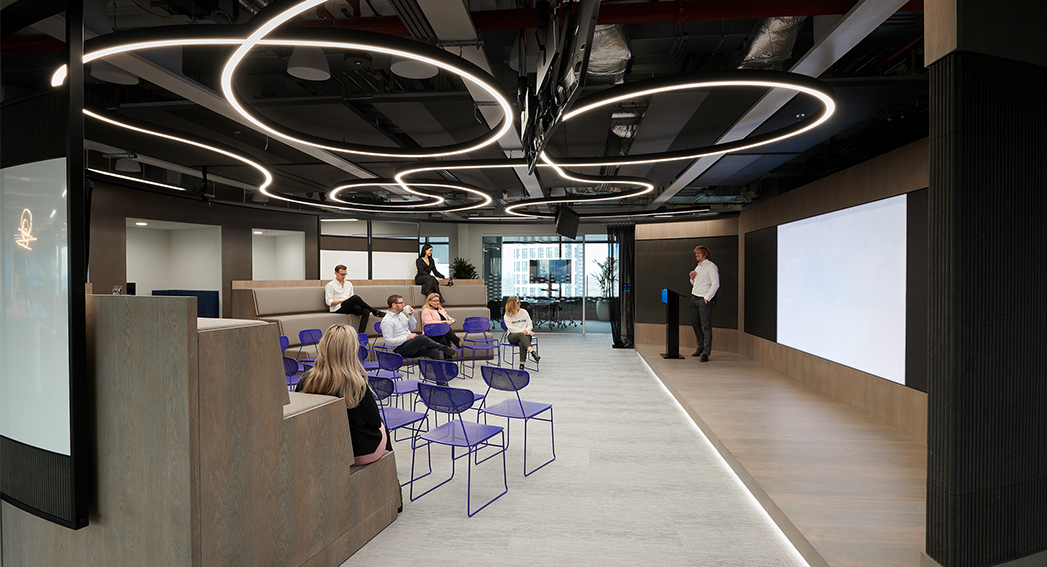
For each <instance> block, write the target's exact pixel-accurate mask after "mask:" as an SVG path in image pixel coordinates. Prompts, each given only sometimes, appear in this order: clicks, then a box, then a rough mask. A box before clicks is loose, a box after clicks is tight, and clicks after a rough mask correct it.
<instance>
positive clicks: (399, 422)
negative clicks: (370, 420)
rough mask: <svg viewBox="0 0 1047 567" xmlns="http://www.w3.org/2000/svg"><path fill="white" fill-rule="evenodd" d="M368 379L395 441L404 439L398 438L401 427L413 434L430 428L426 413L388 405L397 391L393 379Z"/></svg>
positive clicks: (388, 429) (383, 421) (387, 428)
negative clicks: (397, 433) (397, 432)
mask: <svg viewBox="0 0 1047 567" xmlns="http://www.w3.org/2000/svg"><path fill="white" fill-rule="evenodd" d="M367 381H368V382H370V384H371V391H372V392H374V397H375V399H376V400H377V401H378V411H380V412H381V413H382V423H384V424H385V429H386V431H388V432H389V435H392V436H393V441H402V439H397V438H396V431H397V430H399V429H407V430H408V431H412V432H413V434H417V433H418V432H419V431H426V430H428V429H429V418H428V417H426V415H425V414H424V413H421V412H417V411H408V410H405V409H400V408H396V407H392V406H387V405H386V403H385V401H386V400H388V399H389V397H390V396H394V395H395V392H396V384H395V383H394V382H393V381H392V380H390V379H388V378H381V377H378V378H375V377H373V376H372V377H369V378H368V379H367ZM422 422H425V427H424V428H423V427H422ZM413 434H412V436H413ZM406 484H407V483H406V482H405V483H403V484H401V485H400V486H405V485H406Z"/></svg>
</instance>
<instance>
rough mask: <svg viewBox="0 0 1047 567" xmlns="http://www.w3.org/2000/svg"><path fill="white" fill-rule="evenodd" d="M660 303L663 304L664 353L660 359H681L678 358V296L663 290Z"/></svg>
mask: <svg viewBox="0 0 1047 567" xmlns="http://www.w3.org/2000/svg"><path fill="white" fill-rule="evenodd" d="M662 303H664V304H665V352H664V353H662V358H683V357H682V356H680V294H679V293H676V292H675V291H673V290H671V289H663V290H662Z"/></svg>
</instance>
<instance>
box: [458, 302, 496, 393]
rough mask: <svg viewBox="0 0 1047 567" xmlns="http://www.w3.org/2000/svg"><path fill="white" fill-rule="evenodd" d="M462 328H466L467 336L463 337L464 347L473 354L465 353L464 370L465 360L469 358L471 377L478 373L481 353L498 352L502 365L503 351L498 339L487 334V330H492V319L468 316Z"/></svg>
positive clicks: (463, 368) (493, 353) (494, 353)
mask: <svg viewBox="0 0 1047 567" xmlns="http://www.w3.org/2000/svg"><path fill="white" fill-rule="evenodd" d="M462 329H464V330H465V336H463V337H462V349H463V351H464V352H468V353H471V356H468V357H466V356H465V355H464V354H463V356H462V370H465V360H466V359H468V360H469V362H470V365H469V378H472V377H474V376H475V375H476V357H477V355H479V354H481V353H484V354H487V353H489V354H491V355H492V356H494V355H496V354H497V355H498V357H499V358H498V361H499V366H501V352H500V348H499V346H498V340H497V339H495V338H493V337H488V336H487V332H488V331H490V330H491V320H490V319H488V318H487V317H466V318H465V321H463V322H462ZM470 335H471V336H470ZM491 351H494V352H491Z"/></svg>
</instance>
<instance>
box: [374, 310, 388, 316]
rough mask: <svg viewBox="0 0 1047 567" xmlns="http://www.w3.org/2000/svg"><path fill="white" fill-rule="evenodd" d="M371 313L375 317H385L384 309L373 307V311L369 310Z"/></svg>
mask: <svg viewBox="0 0 1047 567" xmlns="http://www.w3.org/2000/svg"><path fill="white" fill-rule="evenodd" d="M371 315H374V316H375V317H385V311H379V310H377V309H375V310H374V311H371Z"/></svg>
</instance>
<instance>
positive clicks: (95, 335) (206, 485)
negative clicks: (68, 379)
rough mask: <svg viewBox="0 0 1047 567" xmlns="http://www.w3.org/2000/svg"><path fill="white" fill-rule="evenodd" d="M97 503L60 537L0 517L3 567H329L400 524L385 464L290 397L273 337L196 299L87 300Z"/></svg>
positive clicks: (333, 415)
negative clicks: (213, 314)
mask: <svg viewBox="0 0 1047 567" xmlns="http://www.w3.org/2000/svg"><path fill="white" fill-rule="evenodd" d="M87 330H88V356H89V362H88V364H89V366H90V371H89V375H90V379H91V380H92V385H93V388H92V391H93V395H92V397H91V399H90V400H88V401H87V403H90V404H91V413H92V420H91V421H92V426H91V427H92V431H91V436H92V438H93V439H94V440H95V447H96V451H95V455H94V457H95V460H96V463H95V477H96V478H95V481H94V486H95V487H96V493H95V496H94V498H93V500H94V501H93V503H92V505H91V516H90V525H89V526H88V527H86V528H83V529H81V530H78V531H72V530H68V529H66V528H63V527H59V526H57V525H55V524H51V523H49V522H46V521H44V520H41V519H39V518H37V517H35V516H32V515H29V514H27V513H25V512H23V511H21V510H19V509H17V508H14V507H13V506H10V505H8V504H7V503H4V504H3V515H2V526H3V528H2V529H3V532H2V535H3V564H4V565H5V566H11V567H19V566H23V565H24V566H34V567H35V566H47V565H55V566H59V565H107V566H131V565H171V566H184V565H192V566H212V565H289V566H300V565H309V566H332V567H333V566H337V565H340V564H341V563H342V562H344V561H345V559H346V558H348V557H349V556H350V555H352V554H353V553H354V552H355V551H356V550H357V549H359V548H360V547H361V546H362V545H363V544H364V543H366V542H367V541H368V540H369V539H370V538H371V537H373V536H374V535H375V534H377V533H378V532H379V531H381V530H382V529H383V528H384V527H385V526H387V525H388V524H389V523H390V522H392V521H393V520H394V519H395V518H396V509H397V507H398V506H399V503H400V502H399V483H398V481H397V477H396V462H395V457H394V455H393V453H386V455H385V456H384V457H382V458H381V459H380V460H379V461H377V462H375V463H373V464H371V465H367V466H364V467H354V466H352V454H353V453H352V445H351V441H350V438H349V425H348V421H347V419H346V416H345V411H346V410H345V404H344V403H343V402H342V401H341V400H340V399H338V398H332V397H328V396H313V395H309V394H295V393H290V394H289V393H288V392H287V389H286V385H285V384H286V382H285V379H284V376H283V373H282V366H281V363H280V360H279V358H278V356H279V355H278V350H279V349H278V348H277V347H276V344H277V341H276V331H275V328H274V325H272V324H268V323H264V322H260V321H239V320H229V319H199V320H198V319H197V317H196V299H195V298H190V297H148V296H145V297H134V296H105V295H94V296H89V297H88V302H87Z"/></svg>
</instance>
